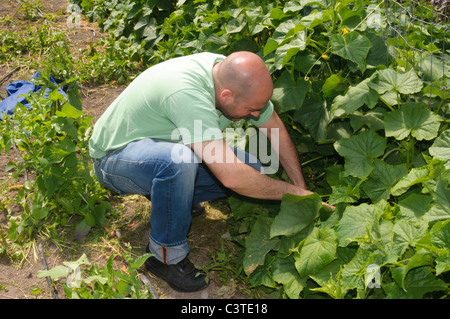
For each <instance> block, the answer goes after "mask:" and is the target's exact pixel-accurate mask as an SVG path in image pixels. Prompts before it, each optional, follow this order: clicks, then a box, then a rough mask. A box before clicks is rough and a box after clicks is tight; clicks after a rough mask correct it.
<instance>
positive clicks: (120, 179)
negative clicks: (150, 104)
mask: <svg viewBox="0 0 450 319" xmlns="http://www.w3.org/2000/svg"><path fill="white" fill-rule="evenodd" d="M234 151H235V154H236V155H237V157H238V158H239V159H240V160H241V161H243V162H245V163H247V164H248V165H251V166H252V167H254V168H255V169H257V170H259V171H261V163H260V162H259V161H258V160H257V159H256V158H255V157H254V156H253V155H250V154H248V153H246V152H245V151H242V150H239V149H236V148H234ZM94 171H95V174H96V175H97V178H98V179H99V180H100V182H101V183H103V184H104V185H105V186H106V187H107V188H109V189H111V190H113V191H115V192H117V193H119V195H121V196H123V195H127V194H140V195H144V196H147V198H149V199H150V200H151V201H152V211H151V214H150V225H151V229H150V243H149V249H150V252H151V253H152V254H154V255H155V257H156V258H157V259H158V260H160V261H162V262H164V263H166V264H176V263H178V262H180V261H181V260H183V259H184V258H185V257H186V255H187V254H188V253H189V247H188V244H187V234H188V231H189V228H190V224H191V210H192V205H193V204H195V203H200V202H205V201H209V200H214V199H219V198H223V197H226V196H227V195H229V190H227V189H226V188H225V187H224V186H223V185H221V184H220V182H219V181H218V180H217V179H216V178H215V177H214V175H213V174H212V173H211V172H210V171H209V170H208V169H207V167H206V166H205V165H203V164H202V163H199V161H198V160H197V159H196V157H195V155H194V153H193V151H192V150H191V148H190V147H188V146H185V145H182V144H177V143H168V142H158V141H156V140H153V139H150V138H148V139H144V140H140V141H135V142H131V143H129V144H128V145H127V146H126V147H125V148H123V149H120V150H116V151H111V152H108V153H107V155H106V156H104V157H102V158H100V159H95V160H94Z"/></svg>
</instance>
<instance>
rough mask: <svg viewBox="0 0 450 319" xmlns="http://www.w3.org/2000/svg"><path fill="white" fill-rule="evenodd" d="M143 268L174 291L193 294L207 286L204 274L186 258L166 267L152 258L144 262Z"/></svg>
mask: <svg viewBox="0 0 450 319" xmlns="http://www.w3.org/2000/svg"><path fill="white" fill-rule="evenodd" d="M145 268H147V270H148V271H149V272H151V273H152V274H153V275H155V276H158V277H159V278H161V279H163V280H165V281H166V282H167V283H168V284H169V286H170V287H172V288H173V289H175V290H176V291H180V292H194V291H199V290H202V289H204V288H206V287H207V286H208V281H207V278H206V274H204V273H203V272H200V271H199V270H198V269H196V268H195V267H194V265H193V264H192V263H191V262H190V260H189V259H188V258H187V257H186V258H184V259H183V260H182V261H180V262H179V263H178V264H174V265H166V264H164V263H162V262H160V261H159V260H158V259H156V258H155V257H154V256H152V257H149V258H148V259H147V260H146V261H145Z"/></svg>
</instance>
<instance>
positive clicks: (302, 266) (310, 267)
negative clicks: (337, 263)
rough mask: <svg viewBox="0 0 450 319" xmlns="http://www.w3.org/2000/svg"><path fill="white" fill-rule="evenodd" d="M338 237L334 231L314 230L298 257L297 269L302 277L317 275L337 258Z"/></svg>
mask: <svg viewBox="0 0 450 319" xmlns="http://www.w3.org/2000/svg"><path fill="white" fill-rule="evenodd" d="M336 248H337V237H336V234H335V232H334V230H333V229H331V228H328V227H324V228H321V229H319V228H314V230H313V231H312V233H311V234H310V235H309V236H308V237H306V239H305V241H304V243H303V246H302V248H301V250H300V253H299V254H298V255H295V256H294V257H295V259H296V261H295V267H296V268H297V270H298V272H299V274H300V276H302V277H305V276H308V275H311V274H315V273H316V272H318V271H319V270H321V269H322V268H323V267H325V266H326V265H328V264H329V263H330V262H332V261H333V260H334V259H335V258H336Z"/></svg>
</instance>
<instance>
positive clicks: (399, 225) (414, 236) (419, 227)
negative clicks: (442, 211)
mask: <svg viewBox="0 0 450 319" xmlns="http://www.w3.org/2000/svg"><path fill="white" fill-rule="evenodd" d="M427 229H428V223H427V222H422V223H416V221H414V220H406V219H402V220H399V221H397V222H396V223H395V225H394V228H393V231H394V239H393V240H394V246H393V249H394V250H395V252H396V253H397V255H398V256H402V255H403V253H404V252H405V251H406V249H407V248H408V247H409V246H411V247H414V246H415V245H416V243H417V242H418V241H419V240H420V239H421V238H422V237H423V236H425V235H426V233H427Z"/></svg>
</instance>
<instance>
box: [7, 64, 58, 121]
mask: <svg viewBox="0 0 450 319" xmlns="http://www.w3.org/2000/svg"><path fill="white" fill-rule="evenodd" d="M40 77H41V73H40V72H39V71H38V72H36V73H35V74H34V75H33V76H32V77H31V78H30V81H25V80H19V81H15V82H12V83H10V84H9V85H8V86H7V87H6V92H7V93H8V97H7V98H6V99H4V100H3V101H1V102H0V121H1V120H2V115H3V112H6V114H7V115H8V116H10V115H12V114H13V113H14V110H15V109H16V106H17V103H21V104H22V105H23V106H25V107H26V108H28V109H31V105H30V103H29V102H28V101H27V99H26V95H27V94H28V93H30V92H33V93H36V92H38V91H39V90H40V89H41V85H36V84H35V83H34V82H33V81H32V80H33V79H35V78H40ZM50 81H51V82H52V83H54V84H56V85H57V83H56V81H55V80H54V79H53V78H52V77H50ZM45 92H46V93H45V98H46V99H47V98H48V94H49V93H50V92H51V91H50V89H49V88H47V89H46V90H45ZM59 93H61V94H62V95H64V96H66V93H65V92H64V91H63V90H62V89H61V88H60V89H59Z"/></svg>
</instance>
